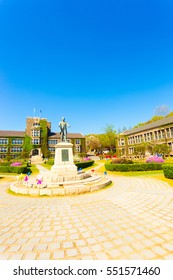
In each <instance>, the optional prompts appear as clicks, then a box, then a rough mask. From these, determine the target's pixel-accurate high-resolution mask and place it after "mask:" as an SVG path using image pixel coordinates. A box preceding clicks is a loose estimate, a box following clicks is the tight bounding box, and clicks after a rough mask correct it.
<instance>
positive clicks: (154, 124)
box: [122, 116, 173, 135]
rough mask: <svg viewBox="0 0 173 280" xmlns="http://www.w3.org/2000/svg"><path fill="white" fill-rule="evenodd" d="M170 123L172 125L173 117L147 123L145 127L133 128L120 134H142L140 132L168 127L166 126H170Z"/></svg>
mask: <svg viewBox="0 0 173 280" xmlns="http://www.w3.org/2000/svg"><path fill="white" fill-rule="evenodd" d="M171 123H172V124H173V116H171V117H167V118H163V119H161V120H158V121H155V122H151V123H148V124H145V125H141V126H139V127H134V128H132V129H129V130H126V131H124V133H122V134H125V135H130V134H135V133H139V132H142V131H145V130H149V129H153V128H157V127H160V126H165V125H168V124H171Z"/></svg>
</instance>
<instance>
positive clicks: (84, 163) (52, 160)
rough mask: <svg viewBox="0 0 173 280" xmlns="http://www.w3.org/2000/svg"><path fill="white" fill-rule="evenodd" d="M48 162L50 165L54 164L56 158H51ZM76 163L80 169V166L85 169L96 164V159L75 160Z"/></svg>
mask: <svg viewBox="0 0 173 280" xmlns="http://www.w3.org/2000/svg"><path fill="white" fill-rule="evenodd" d="M47 164H49V165H54V159H49V160H48V161H47ZM74 164H75V165H76V166H77V168H78V169H79V168H82V169H83V168H86V167H89V166H92V165H93V164H94V160H87V161H81V162H75V163H74Z"/></svg>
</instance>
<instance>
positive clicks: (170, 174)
mask: <svg viewBox="0 0 173 280" xmlns="http://www.w3.org/2000/svg"><path fill="white" fill-rule="evenodd" d="M162 167H163V173H164V176H165V177H166V178H169V179H173V164H163V165H162Z"/></svg>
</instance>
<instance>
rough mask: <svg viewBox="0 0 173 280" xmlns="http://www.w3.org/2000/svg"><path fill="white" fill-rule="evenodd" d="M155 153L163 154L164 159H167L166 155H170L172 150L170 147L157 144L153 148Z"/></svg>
mask: <svg viewBox="0 0 173 280" xmlns="http://www.w3.org/2000/svg"><path fill="white" fill-rule="evenodd" d="M153 153H155V154H156V153H157V154H162V156H163V158H164V157H165V155H169V154H170V148H169V146H168V145H166V144H156V145H155V146H154V147H153Z"/></svg>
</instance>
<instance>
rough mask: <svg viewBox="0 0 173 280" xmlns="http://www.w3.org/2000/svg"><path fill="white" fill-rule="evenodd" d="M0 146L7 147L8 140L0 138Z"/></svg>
mask: <svg viewBox="0 0 173 280" xmlns="http://www.w3.org/2000/svg"><path fill="white" fill-rule="evenodd" d="M0 145H8V139H7V138H0Z"/></svg>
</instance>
